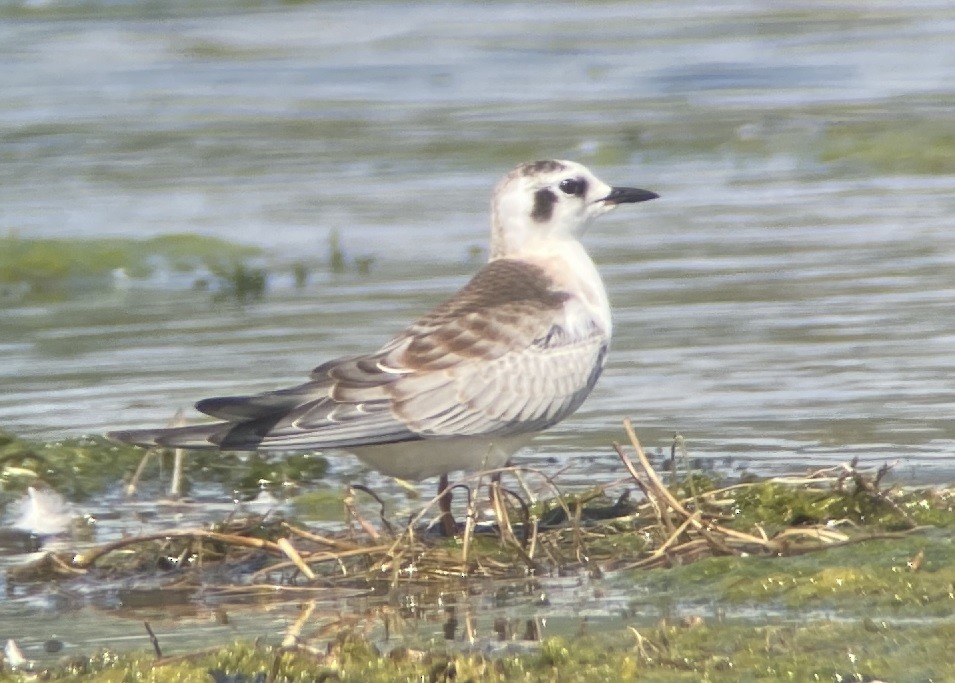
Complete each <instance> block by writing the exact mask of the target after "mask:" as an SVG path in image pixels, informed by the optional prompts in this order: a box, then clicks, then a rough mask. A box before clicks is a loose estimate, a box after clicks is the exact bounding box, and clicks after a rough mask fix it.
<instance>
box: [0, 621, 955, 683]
mask: <svg viewBox="0 0 955 683" xmlns="http://www.w3.org/2000/svg"><path fill="white" fill-rule="evenodd" d="M953 636H955V626H953V625H951V624H946V625H941V626H927V625H924V624H889V623H876V622H873V621H871V620H861V619H860V620H854V621H849V622H834V621H826V620H820V621H817V622H814V623H809V624H806V623H787V622H782V621H779V622H771V623H764V624H751V623H746V622H740V621H734V620H706V619H689V620H682V621H680V622H679V623H670V622H668V621H663V622H661V623H658V624H656V625H653V626H645V627H631V628H630V629H628V630H626V631H621V632H617V633H612V634H608V633H601V634H593V635H582V636H579V637H576V638H573V639H568V638H563V637H555V638H548V639H545V640H544V641H542V642H541V643H540V644H539V647H538V648H537V649H536V650H535V651H533V652H520V653H513V652H510V653H509V652H507V651H502V652H501V653H499V654H496V655H487V654H484V653H482V652H477V651H468V649H467V648H466V647H464V646H449V645H448V644H446V643H424V644H422V646H423V647H422V648H420V649H419V648H416V647H413V646H412V647H407V646H400V647H394V648H392V649H390V650H385V649H384V648H379V647H377V646H376V645H374V644H373V643H371V642H369V641H368V640H366V639H364V638H362V637H360V636H358V635H355V634H350V633H347V632H346V633H343V634H341V635H340V636H338V637H336V638H333V639H332V640H331V641H330V642H329V643H328V644H327V646H326V647H324V648H319V649H316V650H313V651H310V650H306V649H304V648H299V649H290V650H283V649H282V648H279V647H277V646H270V645H258V646H256V645H253V644H249V643H237V644H234V645H232V646H230V647H226V648H222V649H219V650H215V651H212V652H205V653H199V654H194V655H189V656H186V657H172V658H166V659H165V660H163V659H157V658H156V657H155V656H153V655H151V654H150V655H146V654H141V655H138V656H136V655H115V654H112V653H109V652H103V653H99V654H98V655H96V656H94V657H91V658H89V659H88V660H82V661H73V662H71V663H69V664H67V665H64V666H62V667H52V668H50V669H48V670H46V671H44V672H43V673H42V676H43V678H44V679H45V680H54V681H56V680H71V681H77V682H85V683H121V682H125V681H131V680H136V681H144V682H156V683H160V682H165V681H182V682H183V683H190V682H192V681H195V682H197V683H198V682H200V681H202V682H204V683H207V682H208V681H211V680H222V681H253V680H265V679H266V677H267V676H268V677H269V680H276V681H341V682H352V681H355V682H356V683H357V682H358V681H361V682H369V683H376V682H384V681H409V682H411V681H452V680H454V681H490V682H503V681H530V682H538V681H540V682H544V681H547V682H558V683H562V682H563V681H601V682H603V681H612V680H635V679H637V680H642V681H654V682H664V681H666V682H671V681H672V682H683V681H686V682H690V681H693V682H699V681H709V682H711V683H724V682H725V683H730V682H733V683H736V682H739V681H866V680H874V679H877V678H878V679H882V680H893V681H944V680H952V677H953V676H955V659H953V658H951V657H946V656H945V653H946V652H947V651H948V650H947V648H948V646H949V643H950V642H951V639H952V637H953ZM25 679H26V676H23V677H22V678H21V677H19V676H17V675H16V674H6V676H5V680H11V681H13V680H25ZM0 680H3V679H0Z"/></svg>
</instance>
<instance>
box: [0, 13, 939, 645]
mask: <svg viewBox="0 0 955 683" xmlns="http://www.w3.org/2000/svg"><path fill="white" fill-rule="evenodd" d="M953 44H955V6H953V5H952V3H951V2H947V1H945V2H942V1H940V2H931V1H924V2H923V1H913V2H906V3H902V4H900V3H895V2H892V3H890V2H875V1H869V0H866V1H862V0H859V1H855V2H853V1H846V2H810V1H805V2H787V3H759V2H721V3H705V2H692V1H686V2H679V3H674V2H664V1H648V2H607V3H603V2H587V3H571V2H550V3H547V4H546V5H539V4H523V3H513V2H495V3H460V4H440V3H411V4H408V3H388V2H360V3H357V2H356V3H343V2H322V3H308V2H305V3H256V2H228V1H226V2H217V3H208V4H207V3H195V2H169V3H156V2H121V1H118V2H102V1H97V0H87V1H84V2H69V1H65V0H64V1H56V0H51V1H49V2H46V1H43V0H36V1H26V2H10V1H8V0H4V1H3V2H0V93H2V95H3V96H2V97H0V237H4V238H6V241H4V242H0V244H2V245H4V248H6V249H11V248H12V246H11V245H14V243H15V242H16V240H18V239H20V240H29V239H34V238H41V237H55V238H63V239H69V240H77V241H78V242H76V244H80V243H81V242H79V241H83V240H86V239H89V238H102V237H117V238H120V237H122V238H130V237H135V238H148V237H154V236H158V235H168V234H173V233H195V234H199V235H204V236H212V237H219V238H224V239H227V240H229V241H232V242H236V243H240V244H247V245H252V246H257V247H260V248H261V249H262V253H261V255H260V256H258V257H256V258H255V261H254V262H255V265H256V266H257V267H261V268H263V269H265V270H266V271H267V272H268V284H267V288H266V292H265V296H264V298H262V299H261V300H255V301H250V302H246V303H244V304H242V303H238V302H235V301H230V300H228V299H226V300H222V299H221V298H216V297H214V296H213V295H212V294H211V293H210V292H209V291H206V290H204V289H203V288H202V287H198V286H196V285H197V280H203V279H205V278H206V277H207V276H208V274H203V273H196V272H194V271H182V270H181V269H177V268H175V267H170V266H169V264H165V265H163V263H162V262H159V265H158V267H157V268H155V269H154V270H153V271H152V274H151V275H150V276H149V277H138V276H137V274H136V273H127V272H123V271H117V272H115V273H113V274H112V275H111V276H109V277H107V278H106V279H105V280H104V278H103V277H102V274H101V273H100V274H99V275H96V276H94V275H93V274H87V275H88V276H84V274H83V272H80V273H76V272H72V271H70V272H67V273H66V275H65V276H64V277H63V278H61V280H60V281H59V282H58V283H55V285H54V286H51V287H47V288H45V289H44V288H41V290H37V289H36V287H35V286H34V285H35V283H34V284H32V285H31V284H26V283H24V282H23V281H22V279H18V278H17V277H16V276H14V275H11V274H10V273H9V272H8V273H6V276H5V279H2V278H0V284H2V292H0V293H2V298H0V428H3V429H7V430H9V431H12V432H14V433H17V434H19V435H22V436H26V437H30V438H34V439H40V440H56V439H60V438H63V437H66V436H72V435H79V434H97V433H102V432H104V431H105V430H107V429H111V428H122V427H133V426H145V425H156V424H163V423H165V422H166V420H167V419H168V418H169V417H171V415H172V413H173V412H174V411H175V410H176V409H177V408H179V407H184V406H188V405H190V404H192V403H193V402H194V401H195V400H197V399H199V398H203V397H206V396H210V395H215V394H222V393H236V392H251V391H258V390H265V389H270V388H275V387H277V386H280V385H283V384H286V383H290V382H298V381H300V380H301V379H302V378H303V377H304V376H305V375H306V373H307V372H308V370H309V369H310V368H312V367H314V366H315V365H318V364H319V363H320V362H322V361H324V360H326V359H329V358H331V357H334V356H336V355H339V354H345V353H353V352H354V351H355V350H357V349H368V350H371V349H374V348H376V347H377V346H378V345H380V344H381V343H382V342H384V341H385V340H386V339H388V338H389V337H390V335H392V334H393V333H394V332H396V331H397V330H399V329H401V328H402V327H403V326H404V325H405V324H406V323H407V322H409V321H410V320H411V319H412V318H413V317H414V316H416V315H417V314H419V313H422V312H424V311H425V310H427V309H428V308H429V307H431V306H432V305H434V304H436V303H438V302H439V301H441V300H442V299H443V298H444V297H446V296H447V295H448V294H450V293H452V292H453V291H455V290H456V289H457V288H458V287H460V286H461V285H462V284H463V283H464V282H466V280H467V279H468V277H469V276H470V275H471V273H473V272H474V271H475V270H476V269H477V268H478V267H479V265H480V263H481V262H482V261H483V259H484V258H485V245H486V239H487V237H486V234H487V227H488V226H487V224H488V200H489V194H490V191H491V188H492V187H493V185H494V183H495V182H496V181H497V179H498V178H499V177H500V176H501V175H502V174H504V173H505V172H507V171H508V170H509V169H510V168H511V167H512V166H514V165H515V164H517V163H519V162H521V161H526V160H532V159H538V158H554V157H556V158H570V159H576V160H579V161H581V162H583V163H585V164H587V165H589V166H591V167H592V168H593V169H594V171H595V172H596V173H597V174H598V175H600V176H601V177H602V178H604V179H605V180H606V181H608V182H611V183H615V184H625V185H635V186H638V187H645V188H648V189H652V190H655V191H657V192H659V193H660V194H661V195H662V198H661V199H660V200H658V201H655V202H651V203H648V204H643V205H639V206H636V207H625V208H623V209H621V210H618V211H616V212H615V213H614V214H612V215H609V216H607V217H605V218H603V219H602V220H600V221H599V222H597V223H596V224H595V225H594V226H593V229H592V231H591V233H590V234H589V235H588V238H587V240H586V243H587V245H588V247H589V248H590V250H591V253H592V254H593V255H594V258H595V260H596V261H597V263H598V265H599V266H600V268H601V270H602V272H603V274H604V276H605V280H606V283H607V287H608V290H609V293H610V297H611V301H612V304H613V306H614V310H615V317H616V327H615V335H616V336H615V339H614V347H613V350H612V353H611V356H610V360H609V365H608V368H607V371H606V374H605V375H604V377H603V379H602V380H601V382H600V384H599V385H598V387H597V389H596V391H595V393H594V395H593V396H592V397H591V398H590V399H589V401H588V402H587V403H586V404H585V405H584V407H583V408H582V409H581V410H580V411H579V412H578V413H577V415H576V416H574V417H573V418H572V419H569V420H567V421H566V422H565V423H563V424H561V425H559V426H557V427H556V428H554V429H553V430H551V431H550V432H548V433H547V434H546V435H544V436H542V437H541V438H539V439H538V440H537V442H535V446H534V447H533V448H532V449H530V451H529V453H528V455H527V456H526V457H528V458H531V459H532V458H534V457H537V458H550V457H556V458H557V459H558V460H559V461H560V462H561V463H562V464H564V463H568V462H570V463H574V462H578V463H585V465H584V466H583V467H581V468H579V469H581V470H583V475H582V477H583V478H585V479H586V480H587V481H591V480H592V479H591V478H592V476H593V475H594V473H595V472H599V471H600V468H604V471H605V472H606V473H607V474H606V476H608V477H609V476H616V475H613V474H611V472H612V470H613V469H614V467H615V463H614V457H613V456H611V455H610V453H611V450H610V448H609V446H608V444H609V442H610V441H611V440H612V439H619V438H620V437H621V429H620V421H621V420H622V419H623V418H624V417H627V416H630V417H632V418H633V420H634V423H635V425H636V427H637V430H638V432H639V433H640V435H641V437H642V439H643V441H644V443H645V445H647V446H649V447H651V448H666V447H667V446H668V445H669V443H670V440H671V437H672V435H673V433H674V432H680V433H682V434H683V435H684V436H685V437H686V440H687V444H688V449H689V452H690V454H691V455H692V456H694V457H697V458H699V459H700V460H701V462H703V463H714V464H716V465H718V466H720V467H726V468H730V469H732V468H747V469H751V470H755V471H758V472H762V473H772V472H779V471H793V470H801V469H805V468H812V467H816V466H820V465H828V464H835V463H838V462H843V461H846V460H848V459H849V458H851V457H855V456H858V457H859V458H860V459H861V460H862V462H863V463H866V464H881V463H882V462H885V461H894V460H898V461H899V466H898V468H897V469H896V474H897V476H901V477H902V479H903V480H904V481H922V482H926V481H927V482H931V481H940V480H946V481H951V479H952V478H953V477H952V474H953V472H955V467H953V465H952V455H953V453H955V419H953V416H955V379H953V377H955V353H953V348H955V230H953V214H955V89H953V85H952V84H953V79H952V74H953V73H955V51H953V49H952V45H953ZM336 240H337V244H338V246H337V247H336V246H335V243H336ZM77 248H78V247H77ZM143 248H144V249H145V247H143ZM338 249H340V254H339V253H338V252H337V250H338ZM68 251H69V248H67V252H68ZM2 256H3V255H2V254H0V262H2ZM22 265H23V264H20V266H22ZM40 265H42V264H40ZM295 267H298V268H299V269H300V271H301V272H303V273H304V272H307V274H308V278H307V281H306V282H305V284H304V286H303V287H296V286H295V285H294V278H293V275H292V273H293V269H294V268H295ZM47 285H49V283H47ZM535 454H536V455H535ZM341 466H342V467H344V468H345V472H344V475H342V476H345V477H346V478H348V477H352V476H354V477H358V478H361V477H367V476H373V475H370V474H369V473H367V472H363V471H362V469H361V468H360V466H358V465H357V464H356V463H354V462H353V461H343V463H342V465H341ZM595 468H596V469H595ZM346 475H347V476H346ZM119 476H120V473H117V479H118V478H119ZM223 502H224V503H225V504H226V507H228V501H223ZM210 510H213V512H215V513H217V514H218V513H222V510H220V509H218V508H215V509H213V508H210ZM207 512H208V511H207ZM117 533H119V532H117ZM124 533H125V532H124ZM575 580H576V579H575ZM604 594H605V596H607V597H606V600H605V603H600V604H599V605H596V606H595V604H594V603H593V602H592V597H593V596H591V595H590V594H589V593H585V592H583V591H582V592H581V593H580V594H579V595H578V594H577V593H574V592H570V593H566V594H564V595H563V597H562V598H559V599H555V602H554V607H553V608H551V609H549V610H548V609H544V608H534V609H532V610H530V611H531V612H532V613H534V614H537V615H540V614H550V615H551V617H553V618H557V617H559V616H560V615H566V614H578V615H579V614H582V613H583V612H582V611H581V610H583V609H584V607H585V606H589V607H587V608H588V609H594V610H597V612H600V611H601V610H603V612H600V613H606V611H607V610H612V609H614V608H613V605H612V604H611V603H613V601H614V600H624V601H626V593H614V592H613V591H609V590H608V591H606V593H604ZM76 599H78V598H77V597H76V596H75V595H74V596H72V597H70V596H69V595H68V594H65V593H64V594H54V595H53V596H52V597H51V596H50V595H49V594H46V595H44V597H43V598H42V599H38V600H36V601H35V604H34V603H29V602H27V603H23V604H20V603H17V604H16V605H14V604H13V603H10V606H9V609H10V610H12V611H10V612H9V613H6V612H5V613H4V615H0V623H7V624H11V625H15V627H16V628H15V631H16V633H17V635H18V637H26V638H27V639H28V641H29V638H30V637H33V638H35V642H34V646H35V647H34V650H35V651H37V652H38V651H39V649H40V648H39V644H40V643H41V642H42V641H43V639H44V638H46V637H48V635H49V633H50V632H51V629H53V630H56V629H61V630H62V629H63V628H64V626H63V625H62V623H61V622H59V621H57V620H59V619H60V618H61V609H63V608H64V605H65V604H73V603H72V602H71V601H75V600H76ZM64 600H66V602H65V603H64V602H63V601H64ZM606 601H610V602H609V603H607V602H606ZM342 604H343V603H336V606H335V607H333V609H335V610H337V609H343V607H342ZM522 604H523V603H522ZM608 605H609V606H608ZM521 610H525V611H526V610H527V608H526V607H524V608H521ZM521 610H516V611H514V610H512V612H511V614H514V615H517V614H524V612H522V611H521ZM542 610H543V611H542ZM290 613H291V614H294V610H293V611H291V612H290ZM27 614H29V615H31V617H30V619H24V618H23V617H24V615H27ZM44 615H48V617H49V619H47V616H44ZM189 618H193V619H194V620H195V621H196V622H197V623H198V622H204V623H206V624H207V625H206V626H204V627H203V628H206V629H207V630H208V628H210V627H209V626H208V623H209V619H210V617H209V616H208V615H207V614H202V615H195V614H191V616H190V617H189ZM287 618H290V617H286V616H284V615H283V616H280V617H276V619H278V620H279V621H282V620H283V619H287ZM87 620H89V621H88V623H87ZM74 623H75V627H76V628H75V629H74V635H73V638H74V641H75V643H78V644H79V645H80V646H81V647H86V646H88V645H89V644H90V643H96V642H102V641H103V639H104V638H105V639H106V640H115V639H116V638H117V637H120V636H121V635H123V634H126V633H127V632H128V625H127V623H126V622H123V621H119V622H109V623H108V624H106V625H104V623H103V622H102V619H101V617H100V615H97V614H93V615H90V614H89V613H88V612H85V611H84V612H74ZM235 623H237V622H235V621H233V624H235ZM264 623H265V622H263V621H262V620H261V617H256V618H255V619H252V620H250V621H249V622H248V623H247V624H246V626H245V628H248V629H251V630H250V633H258V632H259V630H260V629H261V628H262V627H263V624H264ZM55 624H59V626H56V625H55ZM11 628H13V627H12V626H11ZM211 628H212V629H213V630H215V628H217V627H215V626H213V627H211ZM231 628H232V629H233V630H228V629H219V630H220V631H223V632H228V633H235V632H236V631H235V630H234V629H236V628H239V627H236V626H233V627H231ZM175 633H176V634H177V635H175V636H173V635H167V636H166V638H173V637H183V638H187V639H188V640H189V643H191V644H193V645H194V644H195V641H194V640H192V638H193V637H194V634H193V633H192V632H191V631H190V630H189V628H188V627H187V626H185V625H184V624H183V623H180V625H179V626H178V627H177V628H176V630H175ZM215 633H218V631H216V632H215ZM213 637H222V636H221V634H220V635H218V636H216V635H213ZM85 638H92V639H93V640H85ZM140 640H141V639H140V638H139V637H137V638H136V642H137V644H139V643H140Z"/></svg>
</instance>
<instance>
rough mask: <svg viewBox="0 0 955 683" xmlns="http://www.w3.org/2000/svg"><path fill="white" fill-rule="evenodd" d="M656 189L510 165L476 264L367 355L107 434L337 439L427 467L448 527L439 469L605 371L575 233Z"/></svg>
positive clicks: (244, 441)
mask: <svg viewBox="0 0 955 683" xmlns="http://www.w3.org/2000/svg"><path fill="white" fill-rule="evenodd" d="M658 196H659V195H657V194H656V193H655V192H651V191H649V190H642V189H638V188H634V187H619V186H610V185H608V184H606V183H605V182H603V181H602V180H600V179H599V178H597V176H595V175H594V174H593V173H592V172H591V171H590V170H589V169H587V168H586V167H585V166H583V165H581V164H579V163H577V162H574V161H566V160H541V161H533V162H527V163H522V164H520V165H518V166H517V167H516V168H514V169H513V170H511V171H510V172H509V173H508V174H507V175H505V176H504V178H503V179H502V180H501V181H500V182H498V183H497V185H496V186H495V188H494V191H493V194H492V198H491V235H490V250H489V259H488V261H487V263H486V264H484V265H483V266H482V267H481V268H480V269H479V270H478V272H477V273H476V274H475V275H474V276H473V277H472V278H471V280H470V281H469V282H468V283H467V284H466V285H465V286H464V287H463V288H462V289H461V290H459V291H458V292H457V293H456V294H454V295H453V296H452V297H451V298H449V299H448V300H446V301H445V302H444V303H442V304H440V305H438V306H437V307H436V308H434V309H433V310H431V311H430V312H429V313H426V314H424V315H422V316H421V317H420V318H418V319H417V320H415V321H414V322H413V323H411V324H410V325H409V326H408V327H406V328H405V329H404V330H402V331H401V332H399V333H398V334H397V335H396V336H394V337H393V338H392V339H391V340H389V341H388V342H387V343H385V344H384V345H383V346H381V347H380V348H379V349H378V350H376V351H373V352H371V353H365V354H360V355H352V356H346V357H342V358H336V359H334V360H330V361H328V362H325V363H323V364H321V365H319V366H318V367H316V368H315V369H314V370H312V372H311V375H310V378H309V380H308V381H306V382H304V383H302V384H299V385H297V386H292V387H288V388H282V389H278V390H275V391H267V392H264V393H259V394H254V395H247V396H222V397H214V398H207V399H204V400H201V401H199V402H198V403H196V409H197V410H198V411H199V412H201V413H204V414H205V415H207V416H210V417H212V418H215V419H216V420H217V421H216V422H212V423H202V424H196V425H190V426H184V427H173V428H168V427H167V428H157V429H132V430H124V431H113V432H110V433H109V434H108V436H109V437H110V438H112V439H114V440H116V441H120V442H124V443H127V444H136V445H140V446H146V447H166V448H183V449H219V450H222V451H273V452H274V451H312V450H322V451H324V450H326V449H339V450H343V451H346V452H350V453H352V454H354V455H355V456H357V457H358V458H359V459H360V460H361V461H363V462H364V463H365V464H367V465H368V466H370V467H372V468H373V469H375V470H377V471H379V472H381V473H382V474H385V475H388V476H392V477H397V478H400V479H404V480H411V481H420V480H423V479H428V478H431V477H435V476H437V477H439V482H438V498H439V502H440V505H439V507H440V510H441V528H442V530H443V532H444V533H445V534H447V535H453V534H454V533H455V530H456V525H455V523H454V520H453V517H452V516H451V489H450V487H449V474H450V473H452V472H455V471H459V470H465V471H475V470H494V469H498V468H501V467H504V466H505V465H507V464H508V463H509V462H510V459H511V456H512V455H513V454H514V453H516V452H517V451H518V450H520V449H521V448H522V447H524V446H525V445H526V444H528V443H529V442H530V440H531V439H532V438H533V437H534V435H536V434H537V433H538V432H541V431H543V430H545V429H547V428H549V427H551V426H553V425H555V424H557V423H558V422H560V421H561V420H563V419H564V418H566V417H568V416H569V415H571V414H572V413H574V411H576V410H577V409H578V408H579V407H580V405H581V404H582V403H583V402H584V399H586V398H587V396H588V395H589V394H590V393H591V390H592V389H593V388H594V385H595V384H596V382H597V379H598V378H599V377H600V374H601V372H602V370H603V368H604V365H605V363H606V360H607V352H608V350H609V347H610V340H611V335H612V320H611V311H610V304H609V301H608V298H607V293H606V290H605V288H604V284H603V281H602V280H601V278H600V274H599V273H598V271H597V268H596V266H595V265H594V262H593V260H592V259H591V258H590V256H589V255H588V253H587V251H586V250H585V248H584V246H583V245H582V244H581V242H580V238H581V236H582V235H583V234H584V232H585V230H586V228H587V226H588V225H589V224H590V223H591V221H592V220H593V219H595V218H597V217H598V216H601V215H602V214H605V213H607V212H609V211H611V210H612V209H614V208H616V207H617V206H618V205H620V204H632V203H637V202H644V201H648V200H651V199H655V198H657V197H658Z"/></svg>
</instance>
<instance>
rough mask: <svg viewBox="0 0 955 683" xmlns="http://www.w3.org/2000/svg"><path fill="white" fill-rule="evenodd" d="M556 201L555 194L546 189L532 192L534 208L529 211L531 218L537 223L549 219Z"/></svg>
mask: <svg viewBox="0 0 955 683" xmlns="http://www.w3.org/2000/svg"><path fill="white" fill-rule="evenodd" d="M556 203H557V195H555V194H554V193H553V192H551V191H550V190H548V189H546V188H545V189H543V190H538V191H537V192H535V193H534V210H533V211H531V218H533V219H534V220H535V221H537V222H538V223H544V222H546V221H549V220H550V217H551V216H552V215H553V213H554V204H556Z"/></svg>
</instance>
